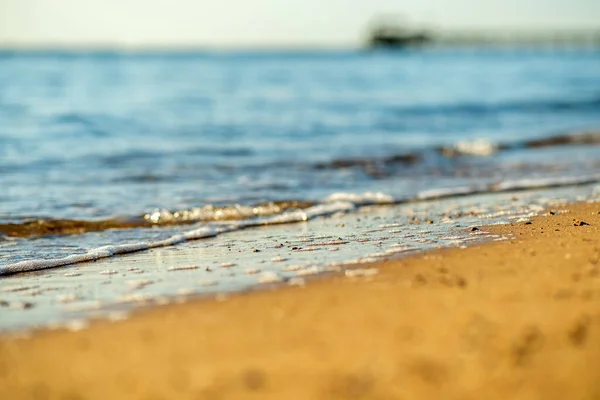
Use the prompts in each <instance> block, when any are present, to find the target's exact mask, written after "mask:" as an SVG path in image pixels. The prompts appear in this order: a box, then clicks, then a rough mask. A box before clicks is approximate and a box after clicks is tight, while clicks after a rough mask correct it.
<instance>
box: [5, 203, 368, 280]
mask: <svg viewBox="0 0 600 400" xmlns="http://www.w3.org/2000/svg"><path fill="white" fill-rule="evenodd" d="M355 208H356V205H355V204H353V203H350V202H334V203H328V204H323V205H317V206H313V207H310V208H307V209H305V210H301V211H293V212H289V213H284V214H281V215H276V216H272V217H268V218H264V219H262V218H261V219H256V220H249V221H239V222H235V223H230V224H224V225H219V226H217V227H201V228H198V229H194V230H191V231H188V232H185V233H183V234H179V235H174V236H171V237H170V238H167V239H164V240H159V241H156V242H139V243H131V244H121V245H109V246H102V247H98V248H95V249H92V250H89V251H88V252H87V253H83V254H72V255H69V256H66V257H63V258H54V259H48V260H39V259H38V260H26V261H20V262H17V263H13V264H7V265H3V266H0V276H2V275H10V274H16V273H19V272H30V271H39V270H42V269H48V268H56V267H64V266H66V265H72V264H78V263H83V262H87V261H94V260H99V259H102V258H108V257H114V256H117V255H122V254H130V253H136V252H139V251H144V250H148V249H155V248H159V247H169V246H175V245H177V244H180V243H184V242H187V241H192V240H199V239H205V238H209V237H215V236H217V235H219V234H221V233H226V232H232V231H237V230H240V229H245V228H251V227H255V226H262V225H274V224H289V223H294V222H302V221H308V220H310V219H313V218H317V217H321V216H326V215H331V214H334V213H337V212H348V211H352V210H354V209H355Z"/></svg>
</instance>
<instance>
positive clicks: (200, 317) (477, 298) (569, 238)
mask: <svg viewBox="0 0 600 400" xmlns="http://www.w3.org/2000/svg"><path fill="white" fill-rule="evenodd" d="M569 210H570V211H569V212H568V213H564V214H563V213H559V214H555V215H548V216H544V217H538V218H534V219H533V220H532V223H531V224H525V223H519V224H515V225H506V226H497V227H492V228H486V230H491V231H494V232H497V233H502V234H505V235H510V236H511V240H506V241H498V242H492V243H487V244H483V245H478V246H474V247H472V248H468V249H458V248H456V249H448V250H442V251H437V252H432V253H428V254H421V255H418V256H414V257H411V258H406V259H401V260H395V261H388V262H384V263H380V264H377V265H370V266H368V268H377V269H378V271H379V272H378V273H377V274H376V275H374V276H369V277H354V278H349V277H346V276H342V275H340V276H335V277H332V278H324V279H319V280H316V281H314V282H310V283H309V284H308V285H307V286H305V287H284V288H276V289H273V290H265V291H260V292H255V293H247V294H239V295H233V296H231V297H230V298H229V299H227V300H226V301H216V300H197V301H190V302H188V303H186V304H178V305H168V306H163V307H158V308H154V309H149V310H145V311H141V312H138V313H136V314H135V315H134V316H133V317H132V318H130V319H128V320H125V321H120V322H106V321H105V322H95V323H94V324H93V325H92V327H91V328H90V329H86V330H83V331H80V332H69V331H39V332H35V333H34V334H33V335H32V337H31V338H28V339H17V338H14V337H8V336H7V337H4V338H0V398H2V399H28V398H31V399H54V398H57V399H88V398H89V399H113V398H127V399H188V398H189V399H373V400H378V399H382V400H383V399H424V398H431V399H600V261H599V258H600V229H599V228H600V215H599V212H600V204H597V203H596V204H586V205H574V206H571V207H569ZM581 222H585V223H587V224H589V225H586V224H584V223H581Z"/></svg>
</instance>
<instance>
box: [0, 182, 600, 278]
mask: <svg viewBox="0 0 600 400" xmlns="http://www.w3.org/2000/svg"><path fill="white" fill-rule="evenodd" d="M598 182H600V174H595V175H588V176H581V177H558V178H540V179H521V180H511V181H504V182H500V183H494V184H489V185H479V186H466V187H455V188H440V189H432V190H427V191H423V192H420V193H418V194H417V195H416V196H414V197H411V198H404V199H398V198H394V197H393V196H389V195H386V194H384V193H364V194H354V193H334V194H332V195H330V196H328V197H327V198H325V199H324V200H323V201H322V202H321V203H312V204H311V205H308V203H302V202H298V203H297V202H288V203H289V204H290V205H292V206H293V207H290V208H287V209H285V207H283V208H280V209H279V210H282V211H281V212H279V213H275V214H271V215H263V216H258V217H256V216H255V217H253V218H246V219H237V220H229V221H221V222H217V223H214V224H212V225H210V226H209V225H204V226H202V227H199V228H197V229H193V230H190V231H187V232H184V233H181V234H177V235H173V236H171V237H169V238H167V239H163V240H158V241H153V242H152V241H150V242H138V243H129V244H128V243H126V244H118V245H109V246H103V247H98V248H96V249H92V250H89V251H88V252H86V253H84V254H72V255H69V256H66V257H63V258H56V259H34V260H25V261H20V262H17V263H12V264H7V265H4V266H0V276H1V275H10V274H15V273H20V272H30V271H37V270H42V269H47V268H54V267H61V266H66V265H71V264H77V263H83V262H89V261H93V260H98V259H101V258H107V257H113V256H117V255H121V254H129V253H134V252H139V251H144V250H149V249H154V248H159V247H168V246H175V245H177V244H180V243H184V242H187V241H192V240H199V239H204V238H208V237H214V236H217V235H220V234H224V233H227V232H232V231H238V230H242V229H247V228H252V227H258V226H268V225H276V224H290V223H297V222H305V221H310V220H312V219H315V218H317V217H323V216H330V215H334V214H336V213H340V212H342V213H347V212H351V211H354V210H356V209H357V208H359V207H361V206H366V205H374V204H375V205H393V204H403V203H415V202H422V201H431V200H438V199H444V198H453V197H462V196H469V195H478V194H486V193H501V192H514V191H522V190H531V189H541V188H550V187H565V186H574V185H585V184H592V183H598ZM299 205H306V207H305V208H300V207H299ZM273 212H274V211H273ZM253 215H254V214H253ZM159 220H160V218H159ZM144 221H145V223H146V224H148V225H146V226H150V225H155V224H152V223H151V222H150V221H146V220H144ZM71 222H72V221H71ZM80 222H81V221H80ZM187 222H188V221H185V220H177V221H176V222H174V223H187ZM169 223H173V222H172V221H169V222H166V221H165V225H167V224H169Z"/></svg>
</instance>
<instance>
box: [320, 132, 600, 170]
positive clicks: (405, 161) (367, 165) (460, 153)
mask: <svg viewBox="0 0 600 400" xmlns="http://www.w3.org/2000/svg"><path fill="white" fill-rule="evenodd" d="M580 145H600V131H584V132H576V133H567V134H559V135H553V136H548V137H544V138H540V139H530V140H523V141H516V142H505V143H502V142H498V143H495V142H492V141H490V140H488V139H483V138H480V139H474V140H469V141H460V142H457V143H455V144H453V145H450V146H439V147H432V148H425V149H423V150H420V151H415V152H411V153H402V154H396V155H392V156H386V157H371V158H341V159H336V160H333V161H330V162H325V163H323V162H321V163H318V164H315V165H314V166H313V167H314V168H316V169H348V168H359V169H362V170H363V171H364V172H365V173H366V174H367V175H369V176H371V177H373V178H380V177H384V176H387V175H389V169H390V168H391V167H395V166H399V165H400V166H406V167H408V166H413V165H418V164H419V163H423V162H428V161H432V156H435V155H436V154H437V155H438V156H441V157H444V158H447V159H454V158H458V157H469V156H477V157H487V156H492V155H494V154H496V153H498V152H503V151H513V150H518V149H532V150H535V149H544V148H548V147H560V146H580ZM434 161H435V160H434Z"/></svg>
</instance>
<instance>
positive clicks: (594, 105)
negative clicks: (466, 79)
mask: <svg viewBox="0 0 600 400" xmlns="http://www.w3.org/2000/svg"><path fill="white" fill-rule="evenodd" d="M599 107H600V96H595V97H589V98H580V99H544V100H522V101H506V102H498V103H487V104H486V103H462V104H448V105H443V104H432V105H421V106H403V107H394V108H391V109H388V111H390V112H391V114H392V115H394V116H397V117H413V116H419V117H429V116H434V115H464V116H484V115H490V114H500V113H511V112H514V113H519V114H523V113H539V112H560V111H597V110H598V108H599Z"/></svg>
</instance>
